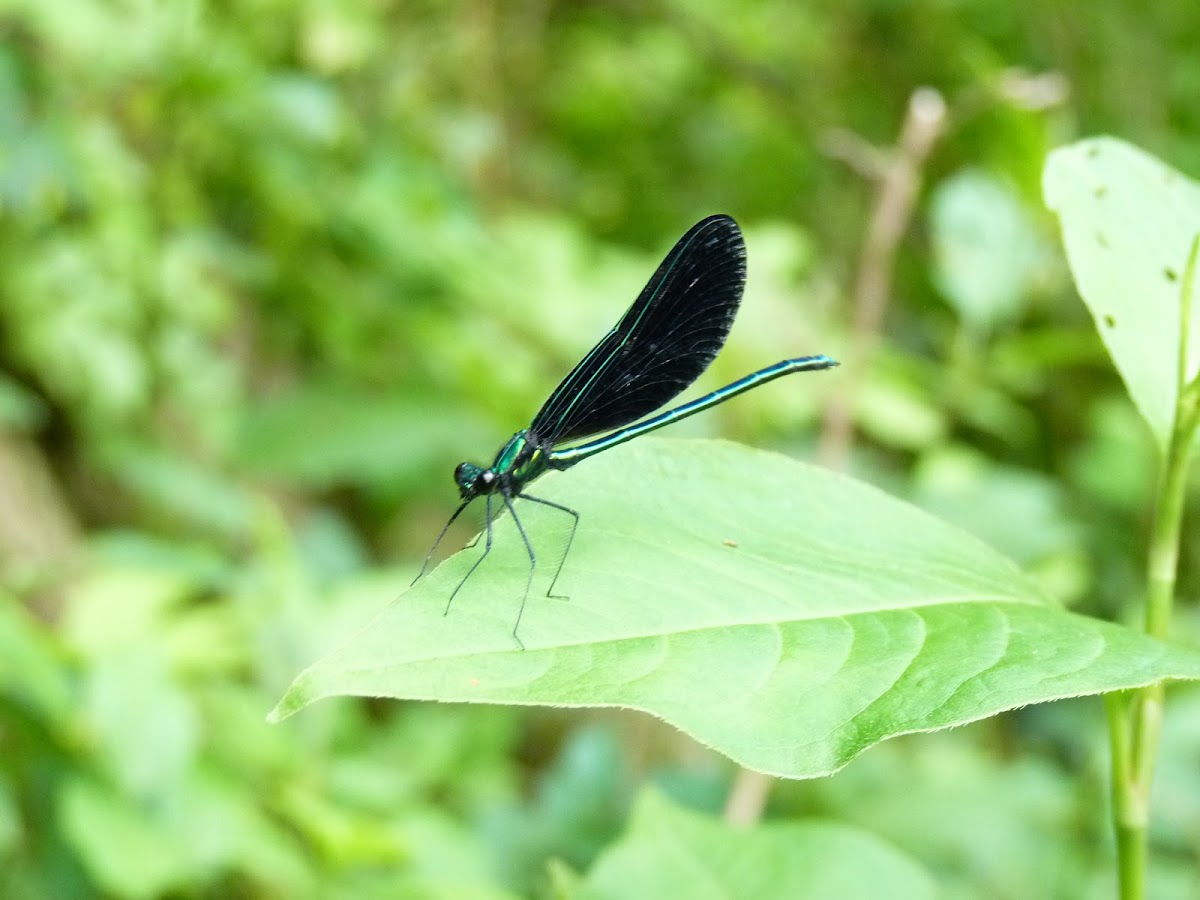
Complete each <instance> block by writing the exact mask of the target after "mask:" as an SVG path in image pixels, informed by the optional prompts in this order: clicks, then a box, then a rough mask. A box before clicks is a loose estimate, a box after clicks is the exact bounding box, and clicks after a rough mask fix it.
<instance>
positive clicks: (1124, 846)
mask: <svg viewBox="0 0 1200 900" xmlns="http://www.w3.org/2000/svg"><path fill="white" fill-rule="evenodd" d="M1198 253H1200V235H1198V236H1197V237H1196V239H1195V240H1193V242H1192V249H1191V253H1190V254H1189V257H1188V265H1187V270H1186V274H1185V276H1184V279H1183V292H1182V296H1181V304H1180V323H1179V325H1180V333H1179V375H1178V381H1177V393H1176V401H1175V417H1174V422H1173V425H1172V427H1171V435H1170V438H1169V439H1168V441H1167V447H1166V453H1165V454H1164V457H1163V467H1162V471H1161V475H1160V477H1159V480H1158V489H1157V496H1156V497H1155V512H1154V522H1153V525H1152V528H1151V532H1150V548H1149V554H1148V558H1147V565H1146V633H1147V634H1148V635H1150V636H1151V637H1153V638H1157V639H1159V640H1165V639H1166V638H1167V637H1168V630H1169V626H1170V622H1171V607H1172V604H1173V603H1174V599H1175V573H1176V571H1177V569H1178V566H1179V536H1180V528H1181V523H1182V521H1183V503H1184V497H1185V495H1186V493H1187V474H1188V463H1189V461H1190V459H1191V450H1192V444H1193V443H1194V440H1195V434H1196V426H1197V423H1198V422H1200V385H1198V384H1197V382H1196V381H1192V382H1190V383H1189V382H1188V380H1187V379H1188V372H1187V367H1188V364H1189V363H1188V346H1187V339H1188V334H1189V327H1190V321H1191V295H1192V287H1193V284H1194V280H1195V274H1196V259H1197V255H1198ZM1163 694H1164V691H1163V684H1162V682H1158V683H1157V684H1151V685H1147V686H1146V687H1144V688H1138V689H1136V690H1132V691H1121V692H1119V693H1115V694H1109V695H1108V696H1107V697H1106V698H1105V702H1106V705H1107V710H1108V724H1109V738H1110V741H1111V744H1112V793H1113V827H1114V829H1115V831H1116V837H1117V865H1118V867H1119V870H1120V886H1121V895H1120V896H1121V900H1142V898H1143V897H1144V896H1145V891H1146V860H1147V853H1148V851H1147V831H1148V826H1149V823H1150V788H1151V785H1152V784H1153V781H1154V761H1155V756H1156V754H1157V751H1158V739H1159V735H1160V733H1161V730H1162V717H1163Z"/></svg>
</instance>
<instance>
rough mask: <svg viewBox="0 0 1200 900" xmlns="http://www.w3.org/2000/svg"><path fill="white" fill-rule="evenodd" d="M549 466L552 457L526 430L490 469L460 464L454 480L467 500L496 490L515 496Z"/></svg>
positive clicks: (507, 446) (501, 450) (471, 464)
mask: <svg viewBox="0 0 1200 900" xmlns="http://www.w3.org/2000/svg"><path fill="white" fill-rule="evenodd" d="M548 468H551V461H550V457H549V456H548V454H547V453H546V451H545V449H543V448H542V447H539V446H538V445H537V442H536V439H535V437H534V436H533V435H531V434H530V433H529V431H528V430H525V431H518V432H517V433H516V434H514V435H513V436H512V437H511V438H509V439H508V443H506V444H505V445H504V446H503V447H501V448H500V452H499V453H497V454H496V458H495V460H493V462H492V464H491V466H489V467H488V468H486V469H485V468H483V467H482V466H477V465H475V464H474V463H469V462H464V463H459V464H458V468H456V469H455V470H454V481H455V483H456V484H457V485H458V493H459V494H460V495H461V496H462V498H463V499H464V500H471V499H473V498H475V497H479V496H482V495H484V494H494V493H496V492H500V493H502V494H504V495H505V496H509V497H512V496H516V495H518V494H520V493H521V488H523V487H524V486H525V485H526V484H528V483H529V482H531V481H533V479H535V478H537V477H538V476H539V475H541V474H542V473H543V472H545V471H546V470H547V469H548ZM554 468H559V467H558V466H555V467H554ZM562 468H565V466H564V467H562Z"/></svg>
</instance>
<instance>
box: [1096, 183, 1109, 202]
mask: <svg viewBox="0 0 1200 900" xmlns="http://www.w3.org/2000/svg"><path fill="white" fill-rule="evenodd" d="M1092 193H1093V194H1094V195H1095V197H1096V199H1100V198H1101V197H1103V196H1104V195H1106V194H1107V193H1108V185H1107V184H1102V185H1099V186H1098V187H1097V188H1096V189H1095V190H1094V191H1092Z"/></svg>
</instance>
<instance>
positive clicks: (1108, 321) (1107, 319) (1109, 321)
mask: <svg viewBox="0 0 1200 900" xmlns="http://www.w3.org/2000/svg"><path fill="white" fill-rule="evenodd" d="M1104 324H1105V325H1107V326H1108V327H1109V328H1116V327H1117V320H1116V318H1115V317H1113V316H1111V315H1109V314H1108V313H1105V315H1104Z"/></svg>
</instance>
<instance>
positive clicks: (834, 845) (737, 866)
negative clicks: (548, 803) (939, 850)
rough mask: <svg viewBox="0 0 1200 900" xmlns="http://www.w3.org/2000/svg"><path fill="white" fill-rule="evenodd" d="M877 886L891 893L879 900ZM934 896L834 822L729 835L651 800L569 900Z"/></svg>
mask: <svg viewBox="0 0 1200 900" xmlns="http://www.w3.org/2000/svg"><path fill="white" fill-rule="evenodd" d="M881 885H886V886H887V887H886V890H884V892H883V893H882V894H881V891H880V887H881ZM936 895H937V886H936V885H935V883H934V881H933V879H932V878H931V877H930V876H929V875H928V874H927V873H926V872H925V871H924V870H923V869H922V868H921V867H920V866H919V865H917V863H915V862H913V861H912V860H911V859H910V858H909V857H907V856H905V855H904V854H903V853H901V852H900V851H899V850H896V849H895V848H893V847H892V846H891V845H889V844H886V843H884V842H883V841H881V840H880V839H879V838H877V837H874V836H872V835H870V834H868V833H867V832H864V831H860V830H858V829H855V828H850V827H848V826H846V825H838V824H834V823H831V822H772V823H769V824H766V825H759V826H758V827H757V828H754V829H753V830H744V829H733V828H730V827H729V826H728V825H724V824H722V823H720V822H718V821H716V820H714V819H711V818H709V817H707V816H702V815H699V814H697V813H694V812H689V811H687V810H683V809H679V808H677V807H675V806H673V805H672V804H670V803H669V802H667V801H666V800H665V799H663V797H661V796H660V795H659V794H657V793H655V792H653V791H647V792H646V793H644V794H642V796H641V797H640V798H639V800H638V803H637V805H636V807H635V809H634V812H633V815H632V818H631V820H630V824H629V831H628V833H627V834H626V835H625V836H624V837H623V838H622V839H621V840H620V841H619V842H618V843H617V844H615V845H614V846H613V847H612V848H611V849H610V850H609V851H608V852H607V853H605V854H604V855H603V856H601V857H600V859H599V860H598V861H597V862H596V864H595V866H593V867H592V870H591V872H589V873H588V877H587V879H586V880H585V881H584V884H583V886H582V889H581V890H580V891H579V892H578V893H577V894H574V895H573V896H575V897H578V898H579V900H603V898H608V897H612V898H619V897H630V896H638V897H657V898H671V897H686V898H688V900H698V898H708V897H711V898H727V897H739V898H744V900H754V898H758V897H762V898H774V897H789V898H793V900H805V898H809V897H811V898H813V900H817V898H820V900H825V898H829V897H837V898H840V900H854V898H856V897H863V898H868V897H869V898H876V897H880V896H887V897H890V898H896V900H901V898H932V897H935V896H936Z"/></svg>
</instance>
